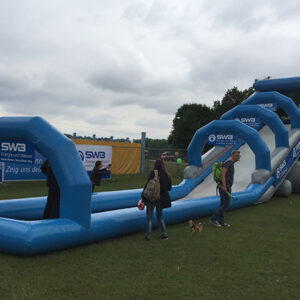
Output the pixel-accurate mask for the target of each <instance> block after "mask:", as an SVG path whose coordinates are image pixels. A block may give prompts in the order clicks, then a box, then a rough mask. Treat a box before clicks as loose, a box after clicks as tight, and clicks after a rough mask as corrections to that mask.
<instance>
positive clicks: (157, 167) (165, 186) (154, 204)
mask: <svg viewBox="0 0 300 300" xmlns="http://www.w3.org/2000/svg"><path fill="white" fill-rule="evenodd" d="M155 171H157V174H158V178H159V184H160V198H159V199H158V200H157V201H149V200H148V199H146V198H145V196H144V195H143V193H142V201H143V203H145V205H146V207H147V209H146V213H147V225H146V236H145V239H146V240H147V241H149V240H150V237H151V230H152V218H153V211H154V208H156V217H157V221H158V223H159V226H160V230H161V236H160V238H161V239H163V240H166V239H168V235H167V230H166V225H165V222H164V220H163V217H162V212H163V208H167V207H171V199H170V196H169V193H168V191H170V190H171V188H172V182H171V176H170V174H169V173H168V171H167V169H166V166H165V164H164V162H163V161H162V160H161V159H158V160H156V161H155V164H154V170H153V171H151V172H150V174H149V178H148V181H147V183H146V185H145V188H146V186H147V184H148V182H149V181H150V180H151V179H153V178H154V177H155V173H156V172H155Z"/></svg>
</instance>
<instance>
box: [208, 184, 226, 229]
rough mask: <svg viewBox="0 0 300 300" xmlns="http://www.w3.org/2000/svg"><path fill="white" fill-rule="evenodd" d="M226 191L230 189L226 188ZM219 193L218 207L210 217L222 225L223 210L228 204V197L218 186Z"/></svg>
mask: <svg viewBox="0 0 300 300" xmlns="http://www.w3.org/2000/svg"><path fill="white" fill-rule="evenodd" d="M227 191H228V192H229V193H231V189H228V188H227ZM219 193H220V198H221V199H220V200H221V204H220V207H219V208H218V209H217V210H216V211H215V213H214V214H213V215H212V217H211V218H210V219H211V220H212V221H218V222H219V224H221V225H224V212H225V211H226V210H227V209H228V208H229V206H230V197H229V196H228V195H227V194H226V192H224V191H223V189H222V188H219Z"/></svg>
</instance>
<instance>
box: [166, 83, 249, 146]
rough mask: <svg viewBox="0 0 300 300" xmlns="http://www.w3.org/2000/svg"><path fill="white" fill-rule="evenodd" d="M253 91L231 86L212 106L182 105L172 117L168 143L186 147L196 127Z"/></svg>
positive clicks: (219, 115) (225, 110)
mask: <svg viewBox="0 0 300 300" xmlns="http://www.w3.org/2000/svg"><path fill="white" fill-rule="evenodd" d="M253 93H254V89H253V88H252V87H250V88H248V89H245V90H243V91H240V90H239V89H238V88H237V87H233V88H232V89H230V90H228V91H227V92H226V93H225V95H224V97H223V98H222V101H220V100H216V101H214V104H213V107H208V106H206V105H203V104H197V103H191V104H184V105H182V106H181V107H180V108H179V109H178V110H177V112H176V114H175V118H174V119H173V126H172V131H171V133H170V135H169V137H168V141H169V143H170V144H172V145H173V146H174V147H179V148H187V147H188V145H189V143H190V141H191V139H192V138H193V136H194V134H195V132H196V130H197V129H199V128H201V127H202V126H204V125H206V124H208V123H209V122H211V121H213V120H215V119H219V118H220V117H221V116H222V114H224V113H225V112H227V111H229V110H230V109H232V108H233V107H235V106H237V105H239V104H241V102H242V101H244V100H245V99H247V98H248V97H250V96H251V95H252V94H253ZM205 150H206V149H205Z"/></svg>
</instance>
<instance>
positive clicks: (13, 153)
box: [0, 141, 35, 164]
mask: <svg viewBox="0 0 300 300" xmlns="http://www.w3.org/2000/svg"><path fill="white" fill-rule="evenodd" d="M34 151H35V146H34V144H33V143H30V142H23V141H1V142H0V160H1V161H2V162H10V163H21V164H34Z"/></svg>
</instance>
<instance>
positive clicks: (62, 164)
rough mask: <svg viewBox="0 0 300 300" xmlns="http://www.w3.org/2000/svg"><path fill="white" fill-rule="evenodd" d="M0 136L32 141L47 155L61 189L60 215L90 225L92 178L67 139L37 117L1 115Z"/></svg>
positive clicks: (87, 226)
mask: <svg viewBox="0 0 300 300" xmlns="http://www.w3.org/2000/svg"><path fill="white" fill-rule="evenodd" d="M0 139H1V140H3V139H4V140H14V141H15V140H20V141H21V140H22V141H27V142H32V143H33V144H34V145H35V149H36V150H37V151H39V152H40V153H41V154H42V155H44V156H45V157H47V158H48V159H49V161H50V164H51V167H52V169H53V172H54V174H55V176H56V179H57V182H58V185H59V187H60V190H61V196H60V217H61V218H67V219H70V220H72V221H74V222H76V223H78V224H80V225H81V226H83V227H85V228H89V227H90V222H91V192H92V188H91V182H90V179H89V177H88V175H87V173H86V171H85V168H84V166H83V164H82V161H81V160H80V157H79V155H78V153H77V150H76V147H75V145H74V143H73V142H72V141H71V140H70V139H68V138H67V137H66V136H64V135H63V134H62V133H60V132H59V131H58V130H57V129H55V128H54V127H53V126H51V125H50V124H49V123H48V122H46V121H45V120H44V119H42V118H40V117H2V118H0ZM1 222H2V220H0V223H1Z"/></svg>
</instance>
